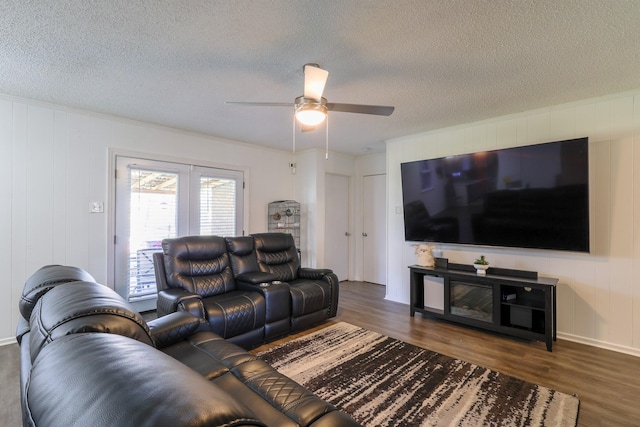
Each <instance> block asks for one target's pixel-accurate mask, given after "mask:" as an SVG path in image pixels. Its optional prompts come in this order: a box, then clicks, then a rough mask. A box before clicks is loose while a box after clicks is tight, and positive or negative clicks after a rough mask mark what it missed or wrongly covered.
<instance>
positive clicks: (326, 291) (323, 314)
mask: <svg viewBox="0 0 640 427" xmlns="http://www.w3.org/2000/svg"><path fill="white" fill-rule="evenodd" d="M153 260H154V267H155V275H156V283H157V288H158V305H157V314H158V316H164V315H166V314H169V313H173V312H176V311H188V312H190V313H192V314H193V315H195V316H197V317H202V318H204V319H207V320H208V321H209V323H210V324H211V327H212V329H213V331H214V332H215V333H217V334H219V335H220V336H221V337H223V338H225V339H228V340H230V341H231V342H233V343H235V344H238V345H240V346H241V347H243V348H246V349H249V348H252V347H256V346H258V345H260V344H263V343H264V342H268V341H273V340H274V339H276V338H279V337H282V336H285V335H287V334H289V333H292V332H299V331H302V330H304V329H308V328H309V327H311V326H314V325H316V324H318V323H321V322H323V321H325V320H327V319H329V318H331V317H335V316H336V312H337V307H338V293H339V283H338V277H337V276H336V275H335V274H334V273H333V271H332V270H329V269H317V268H303V267H301V266H300V258H299V255H298V250H297V249H296V247H295V243H294V240H293V237H292V236H291V234H287V233H259V234H252V235H251V236H244V237H226V238H223V237H220V236H185V237H178V238H173V239H164V240H163V241H162V252H159V253H155V254H154V255H153Z"/></svg>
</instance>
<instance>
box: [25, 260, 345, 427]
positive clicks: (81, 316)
mask: <svg viewBox="0 0 640 427" xmlns="http://www.w3.org/2000/svg"><path fill="white" fill-rule="evenodd" d="M20 313H21V315H22V316H21V318H20V319H19V326H18V331H17V339H18V342H19V343H20V352H21V355H20V357H21V372H20V376H21V391H22V408H23V422H24V425H25V426H46V427H56V426H61V427H62V426H64V427H69V426H83V427H84V426H118V427H127V426H132V427H133V426H136V427H141V426H173V427H176V426H315V427H325V426H357V425H358V424H357V423H356V422H355V421H354V420H353V419H351V418H350V417H349V416H348V415H346V414H344V413H342V412H340V411H338V410H337V409H336V408H335V407H333V406H332V405H330V404H328V403H326V402H324V401H323V400H321V399H320V398H318V397H317V396H315V395H314V394H312V393H311V392H310V391H308V390H306V389H305V388H303V387H302V386H300V385H299V384H297V383H295V382H294V381H292V380H291V379H289V378H287V377H285V376H284V375H281V374H279V373H278V372H277V371H275V370H274V369H273V368H272V367H271V366H269V365H267V364H266V363H265V362H263V361H261V360H260V359H259V358H257V357H256V356H254V355H252V354H250V353H248V352H247V351H245V350H244V349H242V348H240V347H238V346H237V345H235V344H233V343H231V342H229V341H227V340H225V339H223V338H221V337H220V336H219V335H217V334H215V333H213V332H212V331H211V325H210V324H209V322H207V321H205V320H204V319H202V318H199V317H197V316H194V315H192V314H191V313H189V312H188V311H178V312H175V313H170V314H167V315H166V316H163V317H161V318H158V319H156V320H154V321H150V322H149V323H146V322H145V321H144V319H143V318H142V317H141V316H140V314H139V313H137V312H136V311H135V310H134V309H133V308H132V307H131V305H130V304H129V303H128V302H126V301H125V300H123V299H122V298H121V297H120V296H119V295H118V294H116V293H115V292H114V291H113V290H111V289H110V288H108V287H106V286H103V285H100V284H97V283H95V281H94V279H93V277H91V275H89V274H88V273H86V272H85V271H83V270H80V269H78V268H75V267H67V266H46V267H43V268H41V269H40V270H38V271H37V272H36V273H34V274H33V275H32V276H31V278H29V279H28V281H27V282H26V284H25V287H24V291H23V294H22V297H21V300H20Z"/></svg>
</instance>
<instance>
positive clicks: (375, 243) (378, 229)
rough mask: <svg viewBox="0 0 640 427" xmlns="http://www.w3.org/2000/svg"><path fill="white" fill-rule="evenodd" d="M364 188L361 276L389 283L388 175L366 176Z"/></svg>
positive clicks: (368, 279) (381, 282)
mask: <svg viewBox="0 0 640 427" xmlns="http://www.w3.org/2000/svg"><path fill="white" fill-rule="evenodd" d="M362 188H363V190H362V191H363V194H362V240H363V241H362V248H363V256H362V268H363V273H362V278H363V280H364V281H365V282H371V283H378V284H381V285H386V281H387V260H386V248H387V233H386V222H387V221H386V212H387V211H386V194H387V191H386V188H387V182H386V175H384V174H383V175H369V176H365V177H363V180H362Z"/></svg>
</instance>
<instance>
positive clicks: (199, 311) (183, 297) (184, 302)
mask: <svg viewBox="0 0 640 427" xmlns="http://www.w3.org/2000/svg"><path fill="white" fill-rule="evenodd" d="M176 311H188V312H190V313H191V314H193V315H194V316H196V317H202V318H204V317H205V314H204V306H203V305H202V301H201V299H200V296H199V295H196V294H192V293H191V292H187V291H185V290H184V289H173V288H170V289H163V290H161V291H158V303H157V313H158V317H162V316H165V315H167V314H169V313H174V312H176Z"/></svg>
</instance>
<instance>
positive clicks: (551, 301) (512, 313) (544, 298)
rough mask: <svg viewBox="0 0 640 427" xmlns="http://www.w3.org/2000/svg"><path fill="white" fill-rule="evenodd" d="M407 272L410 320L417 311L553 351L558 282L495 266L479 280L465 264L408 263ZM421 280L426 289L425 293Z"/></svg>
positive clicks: (531, 273)
mask: <svg viewBox="0 0 640 427" xmlns="http://www.w3.org/2000/svg"><path fill="white" fill-rule="evenodd" d="M409 270H410V271H411V284H410V285H411V305H410V314H411V317H413V316H415V313H416V312H418V313H422V314H424V315H428V316H432V317H437V318H441V319H445V320H448V321H452V322H456V323H460V324H463V325H468V326H474V327H478V328H482V329H486V330H490V331H494V332H499V333H503V334H506V335H511V336H515V337H519V338H525V339H531V340H544V341H545V343H546V346H547V350H548V351H552V346H553V341H555V340H556V285H557V283H558V279H555V278H550V277H538V275H537V273H535V272H531V271H522V270H508V269H498V268H489V269H488V270H487V274H486V276H480V275H478V274H477V273H476V272H475V269H474V268H473V266H470V265H463V264H448V267H446V268H443V267H421V266H417V265H412V266H409ZM425 277H427V278H428V280H429V284H428V286H429V289H430V290H429V291H426V290H425ZM434 280H435V281H434ZM434 289H435V292H434ZM434 295H435V296H434Z"/></svg>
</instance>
